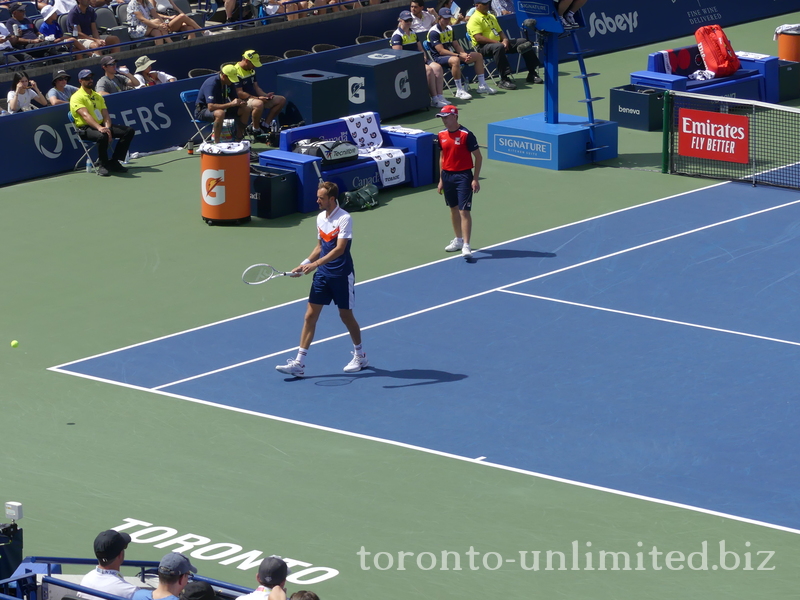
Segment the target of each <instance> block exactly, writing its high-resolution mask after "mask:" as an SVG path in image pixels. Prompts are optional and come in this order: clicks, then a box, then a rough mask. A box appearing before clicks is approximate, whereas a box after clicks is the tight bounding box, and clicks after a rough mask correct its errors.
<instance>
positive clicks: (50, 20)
mask: <svg viewBox="0 0 800 600" xmlns="http://www.w3.org/2000/svg"><path fill="white" fill-rule="evenodd" d="M42 19H43V21H42V24H41V26H40V27H39V33H41V34H42V35H43V36H44V41H45V42H47V43H48V44H57V43H59V42H64V45H63V46H61V50H62V51H63V52H81V51H82V50H83V46H82V45H81V44H79V43H78V40H76V39H75V38H74V37H72V36H71V35H64V32H63V31H61V25H59V24H58V11H57V10H56V9H55V7H54V6H50V5H49V4H48V5H47V6H45V7H44V9H43V10H42ZM87 56H88V55H82V54H78V55H77V56H76V57H75V58H79V59H80V58H86V57H87Z"/></svg>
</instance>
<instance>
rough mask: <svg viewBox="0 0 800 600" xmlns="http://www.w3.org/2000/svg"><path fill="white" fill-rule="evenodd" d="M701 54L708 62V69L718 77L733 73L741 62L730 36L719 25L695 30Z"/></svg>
mask: <svg viewBox="0 0 800 600" xmlns="http://www.w3.org/2000/svg"><path fill="white" fill-rule="evenodd" d="M694 37H695V39H696V40H697V47H698V48H700V56H702V57H703V61H704V62H705V63H706V69H708V70H709V71H713V72H714V73H715V74H716V75H717V76H718V77H725V76H727V75H732V74H733V73H735V72H736V71H738V70H739V67H741V64H740V63H739V58H738V57H737V56H736V54H735V53H734V51H733V48H732V47H731V43H730V41H729V40H728V36H726V35H725V32H724V31H722V27H720V26H719V25H706V26H705V27H701V28H700V29H698V30H697V31H695V32H694Z"/></svg>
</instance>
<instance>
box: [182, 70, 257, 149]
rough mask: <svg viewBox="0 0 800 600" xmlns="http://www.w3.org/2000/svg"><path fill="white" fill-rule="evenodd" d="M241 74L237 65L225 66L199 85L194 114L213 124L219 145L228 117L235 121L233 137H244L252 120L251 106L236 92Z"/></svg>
mask: <svg viewBox="0 0 800 600" xmlns="http://www.w3.org/2000/svg"><path fill="white" fill-rule="evenodd" d="M238 83H239V75H238V74H237V71H236V67H235V66H234V65H225V66H224V67H222V69H221V70H220V72H219V73H217V74H216V75H212V76H211V77H209V78H208V79H206V80H205V81H204V82H203V85H201V86H200V91H199V93H198V94H197V101H196V102H195V105H194V116H195V118H196V119H197V120H198V121H206V122H208V123H214V143H215V144H219V141H220V138H221V137H222V124H223V122H224V120H225V119H233V120H234V121H235V123H236V133H235V134H234V139H237V140H241V139H242V138H243V137H244V134H245V129H246V127H247V123H248V122H249V121H250V110H251V109H250V107H249V106H248V105H247V101H246V100H242V99H241V98H239V96H238V95H237V93H236V89H235V87H234V86H235V85H237V84H238Z"/></svg>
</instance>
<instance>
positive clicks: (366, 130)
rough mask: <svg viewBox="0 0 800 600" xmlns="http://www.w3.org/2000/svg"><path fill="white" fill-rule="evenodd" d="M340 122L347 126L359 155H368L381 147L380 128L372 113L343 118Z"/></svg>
mask: <svg viewBox="0 0 800 600" xmlns="http://www.w3.org/2000/svg"><path fill="white" fill-rule="evenodd" d="M342 121H344V122H345V124H347V130H348V131H349V132H350V137H351V138H353V143H354V144H355V145H356V146H358V153H359V154H369V153H370V152H372V151H373V150H375V149H376V148H380V147H381V146H382V145H383V136H382V135H381V128H380V126H379V125H378V118H377V116H376V115H375V113H374V112H366V113H361V114H360V115H351V116H349V117H344V118H343V119H342Z"/></svg>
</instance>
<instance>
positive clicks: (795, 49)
mask: <svg viewBox="0 0 800 600" xmlns="http://www.w3.org/2000/svg"><path fill="white" fill-rule="evenodd" d="M778 58H780V59H782V60H791V61H794V62H800V32H794V31H786V32H784V33H781V34H778Z"/></svg>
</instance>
